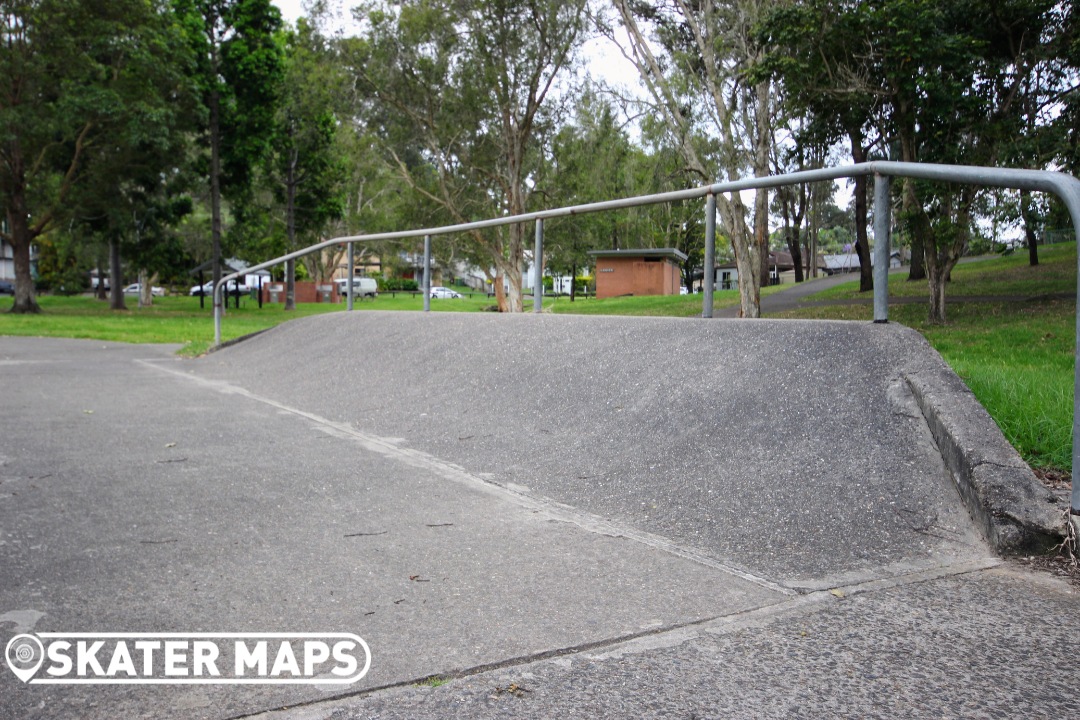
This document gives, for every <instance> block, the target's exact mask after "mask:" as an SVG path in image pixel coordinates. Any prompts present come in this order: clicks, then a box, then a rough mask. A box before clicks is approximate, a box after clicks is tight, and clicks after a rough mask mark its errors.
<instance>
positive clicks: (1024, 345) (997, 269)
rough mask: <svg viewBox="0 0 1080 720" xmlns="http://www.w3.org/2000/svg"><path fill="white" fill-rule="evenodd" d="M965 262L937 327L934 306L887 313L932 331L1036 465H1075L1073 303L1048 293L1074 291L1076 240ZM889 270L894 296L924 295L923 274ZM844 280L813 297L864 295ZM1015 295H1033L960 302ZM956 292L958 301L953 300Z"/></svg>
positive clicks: (837, 310)
mask: <svg viewBox="0 0 1080 720" xmlns="http://www.w3.org/2000/svg"><path fill="white" fill-rule="evenodd" d="M1039 259H1040V264H1039V265H1038V266H1036V267H1030V266H1029V265H1028V264H1027V253H1026V252H1022V253H1016V254H1013V255H1010V256H1007V257H1004V258H992V259H986V260H979V261H976V262H972V263H966V264H963V265H958V266H957V268H956V269H955V270H954V271H953V281H952V282H951V283H950V284H949V287H948V288H947V290H946V312H947V315H948V320H949V322H948V324H947V325H945V326H939V325H930V324H929V323H927V321H926V316H927V305H926V304H924V303H921V302H920V303H916V304H910V305H899V304H897V305H893V306H892V307H891V308H890V309H889V317H890V319H892V320H894V321H896V322H901V323H903V324H905V325H908V326H910V327H913V328H915V329H916V330H918V331H919V332H921V333H922V334H923V335H924V336H926V338H927V340H929V341H930V344H931V345H933V346H934V347H935V348H936V349H937V351H938V352H940V353H941V355H942V357H944V358H945V360H946V361H947V362H948V363H949V365H950V366H952V368H953V369H954V370H955V371H956V373H957V374H958V375H959V376H960V377H962V378H963V379H964V381H965V382H966V383H967V384H968V387H970V388H971V390H972V391H973V392H974V393H975V395H976V397H978V398H979V401H980V402H981V403H982V404H983V405H984V406H985V407H986V409H987V410H988V411H989V412H990V415H991V416H993V418H994V419H995V421H996V422H997V423H998V425H999V426H1000V427H1001V430H1002V432H1003V433H1004V434H1005V437H1006V438H1008V439H1009V441H1010V442H1011V443H1012V444H1013V445H1014V446H1015V447H1016V448H1017V449H1018V450H1019V451H1020V454H1021V455H1023V456H1024V459H1025V460H1027V461H1028V462H1029V463H1030V464H1031V465H1032V466H1034V467H1046V468H1055V469H1063V470H1070V469H1071V467H1072V423H1073V365H1074V354H1075V348H1076V302H1075V300H1073V299H1068V300H1060V299H1046V298H1040V297H1039V296H1041V295H1046V294H1050V293H1069V294H1072V293H1075V292H1076V267H1077V258H1076V245H1075V244H1074V243H1067V244H1062V245H1054V246H1049V247H1042V248H1040V249H1039ZM903 277H904V276H903V275H893V276H891V277H890V283H889V295H890V297H895V296H907V297H912V296H915V297H919V296H921V297H925V296H926V295H927V294H928V293H927V288H926V283H925V282H906V281H904V280H903ZM858 295H859V293H858V287H857V285H856V284H855V283H846V284H844V285H839V286H837V287H835V288H831V289H830V290H827V291H825V292H822V293H819V294H817V295H814V296H812V297H810V298H807V300H823V299H827V298H849V297H857V296H858ZM985 295H1011V296H1017V297H1026V298H1030V299H1029V300H1026V301H1011V302H995V303H976V302H962V301H961V299H962V298H963V297H965V296H968V297H971V296H985ZM950 299H952V302H950ZM781 316H782V317H793V318H794V317H799V318H829V319H843V320H870V319H871V318H872V317H873V312H872V308H871V306H870V305H868V304H867V305H855V306H851V305H847V306H828V307H813V308H809V307H808V308H803V309H800V310H797V311H792V312H786V313H782V314H781Z"/></svg>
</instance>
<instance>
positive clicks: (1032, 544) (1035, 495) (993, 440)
mask: <svg viewBox="0 0 1080 720" xmlns="http://www.w3.org/2000/svg"><path fill="white" fill-rule="evenodd" d="M906 380H907V382H908V385H909V386H910V387H911V391H912V393H913V394H914V395H915V399H916V401H917V402H918V403H919V408H920V409H921V410H922V414H923V417H925V418H926V422H927V424H928V425H929V426H930V431H931V433H932V434H933V436H934V440H935V441H936V442H937V444H938V448H939V449H940V450H941V456H942V458H944V460H945V465H946V467H948V468H949V471H950V473H951V474H952V477H953V480H954V482H955V483H956V487H957V489H958V490H959V491H960V497H961V498H962V499H963V501H964V504H965V505H966V506H967V509H968V512H969V513H970V514H971V517H972V518H973V519H974V520H975V522H976V524H978V525H979V526H980V528H981V529H982V531H983V533H984V534H985V536H986V539H987V541H988V542H989V543H990V546H991V547H992V548H993V549H994V550H995V551H996V552H997V553H999V554H1001V555H1010V554H1020V553H1024V552H1031V551H1034V552H1039V551H1042V552H1045V551H1047V550H1049V548H1050V547H1051V546H1052V545H1055V544H1057V543H1059V542H1061V540H1062V538H1064V537H1065V511H1066V508H1063V507H1062V505H1061V504H1060V502H1059V501H1058V499H1057V498H1056V497H1055V496H1054V495H1053V493H1051V492H1050V491H1049V490H1047V489H1046V488H1045V487H1043V485H1042V484H1041V483H1040V482H1039V480H1038V479H1037V478H1036V477H1035V475H1034V473H1032V472H1031V468H1029V467H1028V465H1027V463H1025V462H1024V460H1023V459H1022V458H1021V457H1020V454H1019V453H1018V452H1016V450H1015V449H1014V448H1013V447H1012V445H1010V444H1009V442H1008V441H1007V440H1006V439H1005V436H1004V435H1003V434H1002V433H1001V429H1000V428H998V426H997V423H995V422H994V420H993V419H992V418H991V417H990V414H989V413H988V412H987V411H986V409H985V408H984V407H983V406H982V405H981V404H980V403H979V401H978V400H976V399H975V395H974V393H972V392H971V390H969V389H968V387H967V385H965V384H964V381H963V380H961V379H960V378H959V376H957V375H956V374H955V373H954V372H952V371H951V370H950V369H948V368H947V367H945V366H944V363H942V364H941V366H939V367H936V368H933V367H930V368H924V369H922V370H920V371H918V372H915V373H911V374H909V375H907V377H906Z"/></svg>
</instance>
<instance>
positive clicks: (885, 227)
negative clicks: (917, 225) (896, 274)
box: [874, 175, 892, 323]
mask: <svg viewBox="0 0 1080 720" xmlns="http://www.w3.org/2000/svg"><path fill="white" fill-rule="evenodd" d="M889 226H890V222H889V178H888V177H887V176H885V175H875V176H874V322H876V323H887V322H889V257H890V255H891V254H892V253H891V249H890V247H889V229H890V228H889Z"/></svg>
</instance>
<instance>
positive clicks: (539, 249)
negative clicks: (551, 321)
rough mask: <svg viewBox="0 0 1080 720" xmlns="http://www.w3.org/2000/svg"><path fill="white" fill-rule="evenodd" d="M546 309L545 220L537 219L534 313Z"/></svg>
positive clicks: (534, 249) (534, 250)
mask: <svg viewBox="0 0 1080 720" xmlns="http://www.w3.org/2000/svg"><path fill="white" fill-rule="evenodd" d="M543 309H544V218H536V246H535V248H533V312H534V313H538V312H540V311H541V310H543Z"/></svg>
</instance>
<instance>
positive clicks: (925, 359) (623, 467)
mask: <svg viewBox="0 0 1080 720" xmlns="http://www.w3.org/2000/svg"><path fill="white" fill-rule="evenodd" d="M196 373H197V374H198V375H200V376H203V377H206V378H208V379H217V380H223V381H227V382H228V383H229V384H231V385H236V386H240V387H242V388H244V389H245V390H247V391H249V392H251V393H254V394H257V395H259V396H260V397H265V398H269V399H272V400H273V401H274V402H278V403H281V404H282V405H284V406H288V407H290V408H297V409H300V410H302V411H304V412H309V413H312V414H314V415H317V416H318V417H320V418H325V419H327V420H329V421H330V422H332V423H339V424H340V425H341V427H342V428H344V429H348V430H351V431H355V432H357V433H360V434H361V435H362V436H363V437H365V438H369V439H373V441H376V442H381V443H384V446H385V447H387V448H395V449H397V450H399V451H400V452H402V453H406V454H407V455H408V457H411V458H413V459H414V460H416V462H419V463H421V464H422V463H425V462H427V463H442V464H444V465H445V466H447V467H452V468H457V469H460V471H462V472H463V473H464V475H466V476H468V477H471V478H475V479H479V480H482V481H485V482H488V483H492V484H494V485H497V486H500V487H502V488H505V489H507V491H509V492H511V493H515V494H518V495H521V496H524V497H527V498H529V499H531V500H533V501H536V502H540V503H546V504H547V505H548V506H550V507H552V508H555V509H556V510H558V509H559V508H561V509H562V510H564V511H565V512H566V513H568V515H569V516H573V517H572V519H574V521H576V522H579V523H586V524H587V523H590V522H591V523H595V524H598V525H599V526H603V527H608V529H607V530H602V531H604V532H608V533H610V534H629V535H633V534H640V535H641V537H648V538H652V539H653V540H656V541H657V542H659V543H661V544H667V545H668V546H670V548H671V549H672V551H674V552H676V553H681V554H684V555H685V556H688V557H698V558H704V559H706V560H708V561H710V562H718V563H723V564H724V565H725V566H727V567H731V568H733V569H735V570H736V571H737V572H746V573H747V574H749V575H752V576H756V577H759V578H764V579H766V580H767V581H769V582H774V583H777V584H779V585H781V586H785V587H788V588H792V589H797V590H806V589H813V588H828V587H834V586H836V585H837V584H840V583H843V582H854V581H859V580H861V579H866V578H869V577H880V576H881V574H882V573H883V572H884V573H885V574H891V573H895V574H899V573H902V572H908V571H912V570H918V569H922V568H928V567H934V566H938V565H944V564H950V563H953V562H956V561H958V560H962V559H964V558H965V557H975V556H984V555H985V554H986V552H987V549H986V544H985V543H986V542H989V544H990V546H991V547H992V548H994V549H997V550H1004V551H1008V550H1010V549H1017V548H1019V547H1023V546H1026V545H1029V544H1032V543H1037V542H1039V541H1040V539H1042V540H1045V537H1044V535H1045V534H1046V533H1050V534H1052V533H1053V528H1054V525H1055V523H1057V522H1059V516H1060V508H1058V507H1056V506H1054V505H1053V504H1052V501H1051V496H1050V495H1049V493H1045V492H1044V491H1042V488H1041V487H1039V486H1038V485H1037V483H1036V481H1035V479H1034V478H1033V477H1032V475H1031V473H1030V471H1029V470H1027V468H1026V466H1024V464H1023V462H1022V461H1021V460H1020V458H1019V457H1018V456H1017V455H1016V453H1015V451H1013V450H1012V448H1011V447H1009V446H1008V445H1007V444H1006V443H1005V441H1004V439H1003V438H1002V436H1001V434H1000V432H999V431H998V430H997V428H996V427H995V426H994V425H993V423H992V421H991V420H990V419H989V417H988V416H987V415H986V413H985V411H983V410H982V408H981V407H980V406H978V404H977V403H976V402H975V401H974V398H973V396H971V394H970V393H969V392H968V391H967V390H966V388H965V387H964V386H963V384H962V383H961V382H960V381H959V379H958V378H956V376H955V375H954V374H952V372H951V371H950V370H948V368H947V367H946V366H945V365H944V363H943V362H942V360H941V358H940V357H939V356H938V355H937V353H936V352H934V351H933V350H932V349H931V348H930V347H929V346H928V345H927V343H926V342H925V341H924V340H923V339H922V338H921V336H919V335H918V334H917V333H915V332H914V331H911V330H909V329H906V328H904V327H901V326H898V325H894V324H889V325H873V324H865V323H841V322H812V321H807V322H801V321H765V320H762V321H724V320H716V321H711V322H710V321H702V320H698V319H670V318H620V317H587V316H547V315H544V316H504V315H488V314H460V315H458V314H446V313H437V314H428V315H424V314H408V313H382V312H354V313H334V314H331V315H325V316H319V317H312V318H307V319H303V320H298V321H293V322H290V323H287V324H285V325H282V326H280V327H278V328H275V329H273V330H271V331H269V332H266V333H264V334H262V335H260V336H258V337H256V338H253V339H251V340H249V341H245V342H242V343H239V344H237V345H235V346H232V347H229V348H226V349H224V350H221V351H219V352H216V353H213V354H211V355H210V356H208V357H207V358H205V359H204V360H203V361H201V362H200V363H199V365H198V367H197V370H196ZM928 420H929V422H928ZM935 434H936V435H937V437H935ZM943 454H944V456H945V457H944V459H943ZM341 472H342V473H346V474H347V473H357V474H360V473H362V472H363V468H361V467H358V466H352V465H350V464H344V465H343V466H342V467H341ZM958 489H959V491H958ZM961 496H963V497H961ZM973 517H974V521H973ZM605 524H607V525H605Z"/></svg>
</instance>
